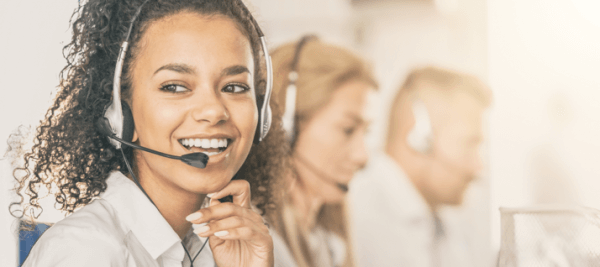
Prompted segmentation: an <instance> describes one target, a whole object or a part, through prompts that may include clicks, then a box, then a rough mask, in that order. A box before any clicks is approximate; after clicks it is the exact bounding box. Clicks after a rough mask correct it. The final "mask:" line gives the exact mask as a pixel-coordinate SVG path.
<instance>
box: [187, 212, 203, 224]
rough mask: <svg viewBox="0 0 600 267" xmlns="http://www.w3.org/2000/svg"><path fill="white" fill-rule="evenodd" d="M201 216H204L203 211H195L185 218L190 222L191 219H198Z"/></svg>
mask: <svg viewBox="0 0 600 267" xmlns="http://www.w3.org/2000/svg"><path fill="white" fill-rule="evenodd" d="M200 218H202V213H201V212H194V213H192V214H190V215H188V216H187V217H185V220H186V221H188V222H191V221H195V220H198V219H200Z"/></svg>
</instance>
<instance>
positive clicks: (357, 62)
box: [271, 36, 377, 266]
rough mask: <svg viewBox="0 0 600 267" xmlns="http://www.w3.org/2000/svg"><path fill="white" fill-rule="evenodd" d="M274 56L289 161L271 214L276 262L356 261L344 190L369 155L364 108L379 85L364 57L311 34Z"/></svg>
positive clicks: (276, 98)
mask: <svg viewBox="0 0 600 267" xmlns="http://www.w3.org/2000/svg"><path fill="white" fill-rule="evenodd" d="M272 59H273V69H274V70H275V73H274V78H275V80H274V89H273V90H274V101H276V102H278V103H279V105H280V106H282V107H283V108H284V109H285V113H284V117H283V120H284V128H286V130H287V133H288V142H289V143H290V146H291V151H290V158H291V162H292V164H293V168H292V171H290V172H289V173H288V174H287V185H288V187H287V191H286V194H285V196H284V197H283V199H284V203H283V204H282V205H281V208H280V209H281V210H280V212H278V213H274V214H276V215H277V217H275V218H272V222H273V224H274V229H271V230H272V235H273V236H274V237H273V241H274V245H275V261H276V265H280V266H354V263H353V256H352V253H351V251H350V249H349V248H350V247H351V246H350V239H351V238H350V236H348V230H347V227H348V223H347V221H346V211H345V207H344V206H345V205H344V197H345V195H346V191H347V184H348V182H349V181H350V180H351V179H352V177H353V175H354V172H355V171H357V170H359V169H360V168H362V167H363V166H364V164H365V163H366V161H367V153H366V149H365V145H364V141H363V139H364V134H365V130H366V128H367V126H368V118H367V116H366V114H365V111H366V109H367V99H368V98H369V97H368V96H369V94H371V93H372V92H374V90H375V88H376V87H377V84H376V82H375V80H374V78H373V75H372V74H371V72H370V70H369V68H368V67H367V65H366V64H365V62H364V61H362V60H361V59H360V58H358V57H357V56H355V55H354V54H352V53H350V52H349V51H347V50H345V49H343V48H340V47H337V46H333V45H330V44H326V43H323V42H321V41H319V40H318V39H317V38H315V37H313V36H306V37H303V38H302V39H301V40H300V41H299V42H297V43H291V44H286V45H283V46H281V47H279V48H278V49H276V50H275V51H274V52H273V54H272ZM273 230H274V231H273Z"/></svg>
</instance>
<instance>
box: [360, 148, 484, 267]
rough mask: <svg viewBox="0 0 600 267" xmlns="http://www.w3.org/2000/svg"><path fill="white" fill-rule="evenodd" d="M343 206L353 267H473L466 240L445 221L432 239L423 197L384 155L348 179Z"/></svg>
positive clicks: (432, 228)
mask: <svg viewBox="0 0 600 267" xmlns="http://www.w3.org/2000/svg"><path fill="white" fill-rule="evenodd" d="M348 202H349V203H348V204H349V209H350V210H349V213H350V216H351V217H350V218H351V219H352V220H351V232H352V237H353V238H354V242H353V244H354V249H355V253H356V259H357V262H358V266H379V267H387V266H389V267H397V266H402V267H432V266H436V267H437V266H444V267H446V266H451V267H467V266H473V263H472V260H471V259H470V257H471V255H470V254H471V253H472V250H471V248H470V245H469V243H468V239H467V238H466V237H465V236H462V233H460V232H457V231H455V229H452V228H453V227H451V225H450V223H449V222H448V219H451V218H447V217H443V218H442V222H443V224H442V227H443V231H441V232H443V235H442V234H439V233H438V235H437V236H436V233H435V232H436V220H435V218H434V216H433V214H432V212H431V211H430V208H429V206H428V205H427V203H426V202H425V199H424V198H423V197H422V196H421V194H419V192H418V191H417V189H416V188H415V187H414V185H413V184H412V183H411V182H410V180H409V178H408V177H407V176H406V174H405V173H404V171H403V170H402V169H401V168H400V166H399V165H398V164H397V163H396V162H395V161H394V160H393V159H392V158H390V157H389V156H387V155H386V154H379V155H375V156H374V157H372V159H371V160H370V161H369V164H368V165H367V167H366V168H365V169H364V170H363V171H361V172H359V173H358V174H357V175H356V177H355V178H354V179H353V180H352V182H351V184H350V191H349V192H348ZM438 222H439V220H438ZM437 226H438V227H440V224H439V223H438V224H437ZM438 229H439V228H438ZM435 262H438V263H439V264H436V263H435Z"/></svg>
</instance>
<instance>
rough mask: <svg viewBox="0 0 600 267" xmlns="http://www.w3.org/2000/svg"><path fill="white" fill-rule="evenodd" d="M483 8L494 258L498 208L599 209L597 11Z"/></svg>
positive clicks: (590, 3)
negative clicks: (485, 10)
mask: <svg viewBox="0 0 600 267" xmlns="http://www.w3.org/2000/svg"><path fill="white" fill-rule="evenodd" d="M488 3H489V52H490V57H489V62H490V67H489V70H490V83H491V86H492V89H493V90H494V97H495V104H494V109H493V111H492V114H491V119H490V124H491V129H490V133H491V142H490V145H491V146H490V163H491V166H490V171H491V172H490V174H491V181H492V184H491V187H492V191H491V192H492V212H493V215H494V217H493V220H492V222H493V232H492V236H493V240H494V246H495V247H496V248H497V247H498V246H499V238H500V225H499V223H500V221H499V212H498V207H500V206H508V207H520V206H527V205H536V204H582V205H587V206H590V207H595V208H600V194H598V191H599V190H600V152H599V151H600V138H599V137H600V105H599V104H598V102H599V100H600V75H599V74H600V21H599V20H598V19H599V18H600V16H599V15H598V14H600V2H598V1H596V0H576V1H570V0H528V1H520V0H502V1H488ZM574 3H576V4H578V5H580V9H579V10H578V9H577V8H576V7H577V6H576V5H575V4H574ZM586 3H587V6H586ZM588 14H593V15H588Z"/></svg>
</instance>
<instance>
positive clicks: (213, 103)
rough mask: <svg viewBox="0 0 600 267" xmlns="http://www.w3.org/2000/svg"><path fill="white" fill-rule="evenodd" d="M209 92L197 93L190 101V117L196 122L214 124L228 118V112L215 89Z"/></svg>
mask: <svg viewBox="0 0 600 267" xmlns="http://www.w3.org/2000/svg"><path fill="white" fill-rule="evenodd" d="M210 91H211V92H210V93H205V94H198V96H197V97H195V99H194V100H193V101H194V103H192V105H193V107H192V118H193V119H194V120H195V121H198V122H207V123H208V124H209V125H216V124H219V123H221V122H224V121H227V120H229V112H228V110H227V107H226V106H225V104H224V103H223V99H222V98H221V97H219V95H218V93H216V92H215V90H210Z"/></svg>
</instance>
